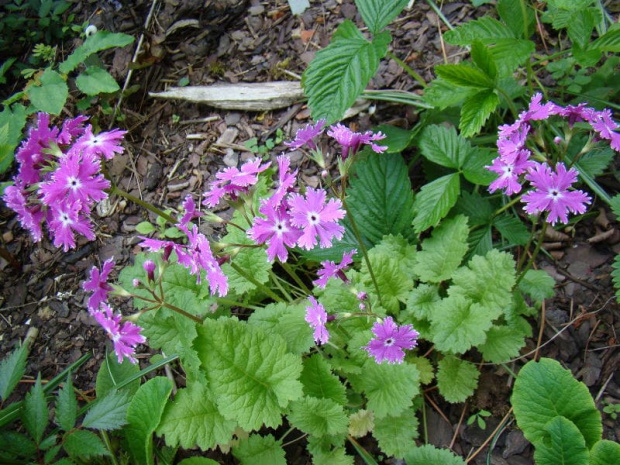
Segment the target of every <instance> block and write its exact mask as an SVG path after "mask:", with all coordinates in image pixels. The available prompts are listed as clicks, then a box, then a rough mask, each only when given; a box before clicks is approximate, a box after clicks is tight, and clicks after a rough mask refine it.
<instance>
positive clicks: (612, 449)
mask: <svg viewBox="0 0 620 465" xmlns="http://www.w3.org/2000/svg"><path fill="white" fill-rule="evenodd" d="M610 463H620V444H618V443H617V442H613V441H608V440H606V439H603V440H601V441H598V442H597V443H596V444H594V446H593V447H592V449H590V462H589V463H588V465H607V464H610Z"/></svg>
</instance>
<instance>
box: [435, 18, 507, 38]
mask: <svg viewBox="0 0 620 465" xmlns="http://www.w3.org/2000/svg"><path fill="white" fill-rule="evenodd" d="M514 37H515V36H514V33H513V32H512V31H511V30H510V28H508V27H507V26H506V25H505V24H503V23H502V22H500V21H498V20H497V19H495V18H492V17H490V16H483V17H482V18H480V19H476V20H473V21H467V22H466V23H464V24H461V25H460V26H458V27H455V28H454V29H452V30H451V31H447V32H446V33H445V34H444V39H445V40H446V42H448V43H449V44H453V45H470V44H471V43H472V42H473V41H474V40H475V39H480V40H485V39H486V40H495V39H501V38H506V39H509V38H514Z"/></svg>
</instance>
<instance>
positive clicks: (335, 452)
mask: <svg viewBox="0 0 620 465" xmlns="http://www.w3.org/2000/svg"><path fill="white" fill-rule="evenodd" d="M333 442H334V441H330V438H328V437H327V436H321V437H315V436H310V437H309V438H308V451H309V452H310V453H311V454H312V463H313V465H353V463H354V460H353V457H352V456H350V455H347V453H346V450H345V449H344V447H343V446H342V445H337V446H336V447H333V446H334V444H333ZM340 442H342V441H340Z"/></svg>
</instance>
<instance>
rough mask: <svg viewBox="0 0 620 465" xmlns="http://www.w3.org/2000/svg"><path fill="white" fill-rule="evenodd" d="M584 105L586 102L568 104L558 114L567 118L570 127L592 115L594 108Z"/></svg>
mask: <svg viewBox="0 0 620 465" xmlns="http://www.w3.org/2000/svg"><path fill="white" fill-rule="evenodd" d="M586 105H587V103H580V104H578V105H568V106H566V107H564V108H562V109H561V110H560V112H559V113H558V114H559V115H560V116H562V117H563V118H565V119H566V120H568V125H569V126H570V127H571V128H572V127H573V125H574V124H575V123H579V122H582V121H588V122H589V121H591V120H592V118H593V117H594V110H593V109H592V108H590V107H587V106H586Z"/></svg>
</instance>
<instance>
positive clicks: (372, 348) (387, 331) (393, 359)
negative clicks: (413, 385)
mask: <svg viewBox="0 0 620 465" xmlns="http://www.w3.org/2000/svg"><path fill="white" fill-rule="evenodd" d="M372 332H373V333H374V335H375V337H374V338H373V339H371V340H370V342H369V343H368V345H366V346H364V347H362V349H364V350H365V351H367V352H368V354H369V355H370V356H371V357H374V359H375V361H376V362H377V363H382V362H383V361H384V360H387V362H388V363H402V362H403V360H404V359H405V352H404V351H405V350H410V349H413V348H414V347H415V346H416V345H417V344H418V342H417V339H418V337H419V336H420V334H419V333H418V332H417V331H416V330H415V329H413V326H412V325H405V326H400V327H399V326H397V325H396V324H395V323H394V320H392V317H391V316H388V317H386V318H385V320H383V322H381V323H379V322H377V323H375V324H374V325H373V326H372Z"/></svg>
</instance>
